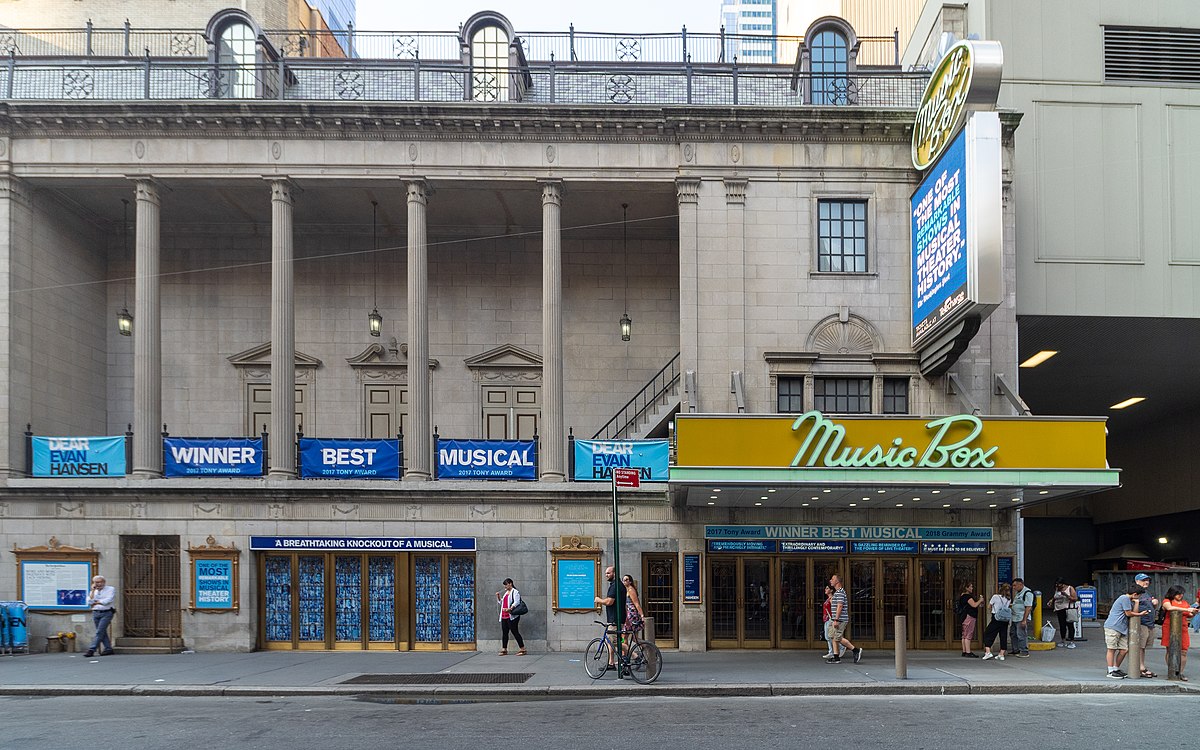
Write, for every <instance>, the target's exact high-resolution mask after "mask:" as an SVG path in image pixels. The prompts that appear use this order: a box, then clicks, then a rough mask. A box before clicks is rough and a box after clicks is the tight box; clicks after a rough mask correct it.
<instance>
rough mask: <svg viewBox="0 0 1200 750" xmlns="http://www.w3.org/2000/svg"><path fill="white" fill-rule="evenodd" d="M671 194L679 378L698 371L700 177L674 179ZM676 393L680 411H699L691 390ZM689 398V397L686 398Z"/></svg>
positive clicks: (681, 379) (681, 378)
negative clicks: (675, 218)
mask: <svg viewBox="0 0 1200 750" xmlns="http://www.w3.org/2000/svg"><path fill="white" fill-rule="evenodd" d="M675 195H676V198H677V199H678V201H679V377H680V382H682V381H683V377H684V373H686V372H687V371H688V370H692V371H693V372H696V373H697V374H698V373H699V370H698V365H699V362H698V358H699V355H700V319H699V298H698V294H699V288H698V283H699V267H698V264H699V249H700V239H699V225H698V221H699V210H698V209H699V204H700V180H698V179H694V178H679V179H677V180H675ZM680 394H681V395H683V398H684V401H683V404H682V406H681V409H680V410H681V411H682V412H683V413H684V414H686V413H687V412H689V411H692V410H693V409H695V410H697V411H699V410H700V409H699V407H698V405H697V396H696V394H695V393H689V394H683V388H680ZM689 399H690V401H689Z"/></svg>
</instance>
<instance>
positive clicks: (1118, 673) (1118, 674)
mask: <svg viewBox="0 0 1200 750" xmlns="http://www.w3.org/2000/svg"><path fill="white" fill-rule="evenodd" d="M1113 674H1115V675H1117V676H1118V677H1120V678H1121V679H1122V680H1123V679H1125V678H1126V677H1128V676H1129V675H1127V674H1125V673H1124V672H1122V671H1121V670H1119V669H1118V670H1117V671H1116V672H1113Z"/></svg>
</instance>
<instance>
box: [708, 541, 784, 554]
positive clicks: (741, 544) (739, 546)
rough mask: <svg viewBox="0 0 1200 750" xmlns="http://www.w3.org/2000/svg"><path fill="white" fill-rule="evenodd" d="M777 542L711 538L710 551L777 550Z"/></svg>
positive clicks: (709, 542)
mask: <svg viewBox="0 0 1200 750" xmlns="http://www.w3.org/2000/svg"><path fill="white" fill-rule="evenodd" d="M776 549H777V545H776V544H775V542H763V541H758V540H754V539H709V540H708V551H709V552H775V551H776Z"/></svg>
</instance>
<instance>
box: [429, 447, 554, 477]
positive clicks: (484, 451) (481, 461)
mask: <svg viewBox="0 0 1200 750" xmlns="http://www.w3.org/2000/svg"><path fill="white" fill-rule="evenodd" d="M437 453H438V478H439V479H537V443H535V442H534V441H532V440H438V444H437Z"/></svg>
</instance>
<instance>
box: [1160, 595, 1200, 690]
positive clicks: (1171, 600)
mask: <svg viewBox="0 0 1200 750" xmlns="http://www.w3.org/2000/svg"><path fill="white" fill-rule="evenodd" d="M1162 608H1163V609H1164V610H1166V617H1164V618H1163V624H1162V645H1163V648H1167V647H1168V646H1170V644H1171V610H1173V609H1178V610H1182V611H1183V614H1182V615H1180V618H1179V625H1180V629H1181V630H1182V631H1183V632H1182V633H1180V643H1179V648H1180V653H1179V671H1178V672H1177V673H1176V674H1175V677H1176V678H1177V679H1180V680H1182V681H1184V682H1187V681H1188V678H1187V677H1184V676H1183V670H1185V669H1187V652H1188V647H1189V646H1191V645H1192V644H1191V637H1190V636H1189V634H1188V620H1189V619H1191V617H1192V615H1194V614H1196V608H1195V607H1193V606H1192V605H1190V604H1188V603H1187V600H1186V599H1184V598H1183V587H1182V586H1172V587H1171V588H1169V589H1167V593H1166V595H1165V596H1164V597H1163V602H1162ZM1170 671H1171V656H1170V654H1168V655H1167V674H1168V675H1170Z"/></svg>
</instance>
